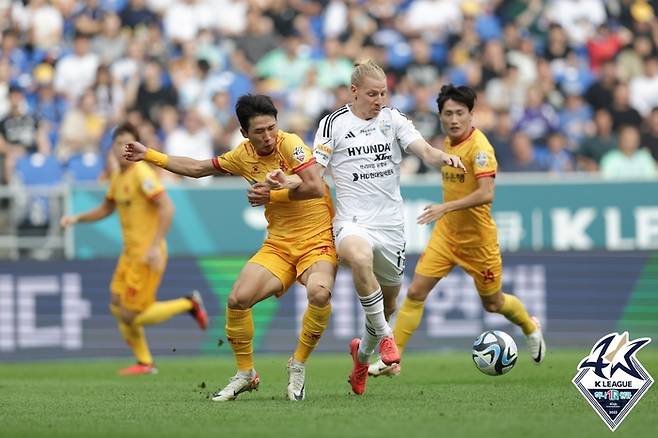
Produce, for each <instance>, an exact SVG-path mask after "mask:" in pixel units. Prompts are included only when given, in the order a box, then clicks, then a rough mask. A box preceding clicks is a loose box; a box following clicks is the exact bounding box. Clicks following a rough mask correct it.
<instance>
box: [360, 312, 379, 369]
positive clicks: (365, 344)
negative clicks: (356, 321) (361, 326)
mask: <svg viewBox="0 0 658 438" xmlns="http://www.w3.org/2000/svg"><path fill="white" fill-rule="evenodd" d="M378 343H379V337H378V336H377V334H376V333H375V329H374V328H372V327H371V326H370V325H368V322H367V321H366V329H365V331H364V332H363V337H361V344H359V351H358V353H357V358H358V359H359V362H361V363H369V362H370V356H371V355H372V353H373V352H374V351H375V348H376V347H377V344H378Z"/></svg>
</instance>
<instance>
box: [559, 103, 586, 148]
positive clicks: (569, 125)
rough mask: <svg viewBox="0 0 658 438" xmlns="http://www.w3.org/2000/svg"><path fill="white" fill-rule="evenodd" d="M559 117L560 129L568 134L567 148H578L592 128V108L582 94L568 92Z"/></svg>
mask: <svg viewBox="0 0 658 438" xmlns="http://www.w3.org/2000/svg"><path fill="white" fill-rule="evenodd" d="M558 117H559V120H560V131H561V132H562V133H563V134H564V135H565V136H566V140H567V145H566V146H567V149H568V150H569V151H575V150H577V149H578V146H579V145H580V143H581V142H582V140H583V139H584V138H585V136H586V134H587V130H588V129H590V130H591V128H590V125H591V121H592V110H591V109H590V108H589V107H588V106H587V105H586V104H585V102H584V101H583V98H582V97H581V95H580V94H578V93H574V92H568V93H567V96H566V100H565V102H564V107H563V108H562V110H561V111H560V112H559V114H558Z"/></svg>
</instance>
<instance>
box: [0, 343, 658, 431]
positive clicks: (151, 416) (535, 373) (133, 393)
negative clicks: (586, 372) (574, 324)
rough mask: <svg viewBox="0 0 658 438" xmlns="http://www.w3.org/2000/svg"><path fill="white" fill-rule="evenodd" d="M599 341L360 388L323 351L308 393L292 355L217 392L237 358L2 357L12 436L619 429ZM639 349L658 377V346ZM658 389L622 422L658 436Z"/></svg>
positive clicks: (433, 361)
mask: <svg viewBox="0 0 658 438" xmlns="http://www.w3.org/2000/svg"><path fill="white" fill-rule="evenodd" d="M586 353H587V352H585V351H582V352H580V351H579V352H574V351H558V352H555V351H552V352H549V355H548V356H547V359H546V361H545V363H544V364H543V365H542V366H540V367H536V366H533V365H532V364H531V363H530V362H529V360H528V359H527V357H521V359H525V360H521V361H520V362H519V363H517V366H516V368H515V369H514V370H512V371H511V372H510V373H509V374H507V375H504V376H501V377H488V376H485V375H483V374H480V373H479V372H478V371H477V370H476V369H475V368H474V367H473V365H472V364H471V363H470V358H469V355H468V354H467V353H465V352H461V353H436V354H408V355H407V356H405V358H404V362H403V371H402V375H401V376H400V377H398V378H395V379H388V378H378V379H373V378H371V379H369V381H368V390H367V393H366V394H365V395H364V396H362V397H358V396H355V395H353V394H351V392H350V389H349V385H348V384H347V383H346V377H347V374H348V373H349V369H350V366H351V362H350V359H349V357H348V355H347V354H342V355H326V354H316V355H315V356H313V357H311V361H310V362H309V364H308V368H307V380H306V382H307V385H306V386H307V399H306V401H304V402H300V403H291V402H289V401H286V400H285V398H284V394H285V387H286V383H287V374H286V369H285V364H286V359H287V358H286V357H284V356H272V355H257V356H256V361H257V362H256V365H257V369H258V371H259V373H260V375H261V380H262V382H261V386H260V390H259V391H258V392H252V393H247V394H243V395H241V396H240V397H239V398H238V400H236V401H234V402H226V403H213V402H211V401H210V400H208V398H207V397H208V395H209V394H210V392H211V391H214V390H215V389H217V388H218V387H220V386H223V385H224V384H225V383H226V382H227V380H228V378H229V377H230V376H231V375H232V374H233V373H234V368H233V363H232V360H230V359H228V358H227V357H226V356H223V357H221V358H209V357H197V358H189V359H181V358H173V359H161V360H160V361H159V363H158V365H159V368H160V374H158V375H155V376H140V377H130V378H125V377H124V378H122V377H118V376H116V374H115V373H116V369H117V368H119V367H121V366H125V365H127V364H128V363H127V361H125V360H106V361H76V362H69V361H66V362H43V363H30V364H2V365H0V395H1V396H0V436H2V437H21V436H25V437H38V436H48V437H58V436H61V437H102V436H143V437H158V438H160V437H173V436H194V437H201V436H213V437H225V438H233V437H242V436H249V437H252V436H253V437H265V436H280V437H297V436H299V437H302V436H303V437H308V436H312V437H313V438H319V437H347V436H358V437H360V438H362V437H370V436H372V437H378V438H381V437H387V436H391V437H402V438H412V437H424V436H439V435H442V436H452V437H473V436H487V437H495V436H505V437H521V436H524V437H525V436H532V437H551V438H554V437H560V438H566V437H587V436H598V435H601V434H604V435H607V434H609V433H610V431H609V430H608V428H607V427H606V426H605V424H604V423H603V421H601V419H600V418H599V417H598V416H597V415H596V414H595V413H594V410H593V409H592V408H591V407H590V406H589V405H588V404H587V403H586V401H585V399H584V398H583V397H582V396H581V395H580V394H579V393H578V392H577V390H576V388H575V387H574V386H573V384H572V383H571V379H572V378H573V376H574V375H575V373H576V365H577V364H578V362H579V361H580V359H582V357H583V356H584V355H585V354H586ZM638 358H639V359H640V361H641V362H642V364H643V365H644V366H645V368H646V369H647V371H649V374H651V375H652V376H654V378H655V377H658V350H655V349H646V350H644V351H641V352H640V353H639V355H638ZM657 408H658V391H657V388H656V387H655V386H654V387H652V388H651V389H650V390H649V391H648V392H647V393H646V395H645V396H644V397H643V399H642V400H641V401H640V402H639V404H638V405H636V407H635V408H634V409H633V411H632V412H631V413H630V414H629V415H628V416H627V417H626V419H625V420H624V422H623V423H622V424H621V425H620V426H619V428H618V429H617V431H616V432H615V436H616V437H631V436H632V437H633V438H640V437H654V436H656V430H658V414H657V413H656V412H657V411H658V410H657Z"/></svg>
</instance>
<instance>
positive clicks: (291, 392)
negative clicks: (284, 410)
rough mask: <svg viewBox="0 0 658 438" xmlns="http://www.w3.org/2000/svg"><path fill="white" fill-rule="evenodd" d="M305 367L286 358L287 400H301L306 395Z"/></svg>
mask: <svg viewBox="0 0 658 438" xmlns="http://www.w3.org/2000/svg"><path fill="white" fill-rule="evenodd" d="M305 380H306V367H305V366H304V364H300V363H294V362H293V359H292V357H291V358H290V360H288V400H291V401H302V400H304V397H306V384H305Z"/></svg>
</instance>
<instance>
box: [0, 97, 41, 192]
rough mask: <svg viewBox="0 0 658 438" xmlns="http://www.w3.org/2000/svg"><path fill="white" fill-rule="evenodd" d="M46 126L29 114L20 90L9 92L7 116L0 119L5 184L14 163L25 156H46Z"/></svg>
mask: <svg viewBox="0 0 658 438" xmlns="http://www.w3.org/2000/svg"><path fill="white" fill-rule="evenodd" d="M47 132H48V127H47V124H46V123H39V122H38V121H37V120H36V119H35V118H34V117H33V116H32V115H30V114H29V113H28V106H27V102H26V100H25V95H24V94H23V91H22V90H21V89H20V88H16V87H11V88H10V89H9V113H8V114H7V116H6V117H5V118H4V119H2V120H0V157H1V158H0V161H1V162H2V163H0V165H2V166H3V169H2V173H3V176H4V182H7V181H9V180H10V179H11V175H12V173H13V168H14V163H15V161H16V159H17V158H19V157H21V156H22V155H25V154H30V153H33V152H37V151H41V152H42V153H49V151H50V144H49V142H48V135H47Z"/></svg>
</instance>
